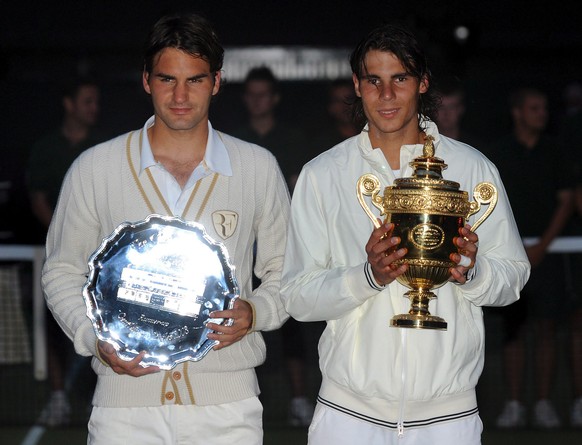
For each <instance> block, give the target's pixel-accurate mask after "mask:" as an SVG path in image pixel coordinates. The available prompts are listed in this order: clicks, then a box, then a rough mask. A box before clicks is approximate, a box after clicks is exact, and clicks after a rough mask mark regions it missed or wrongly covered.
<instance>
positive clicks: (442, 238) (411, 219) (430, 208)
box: [357, 136, 497, 330]
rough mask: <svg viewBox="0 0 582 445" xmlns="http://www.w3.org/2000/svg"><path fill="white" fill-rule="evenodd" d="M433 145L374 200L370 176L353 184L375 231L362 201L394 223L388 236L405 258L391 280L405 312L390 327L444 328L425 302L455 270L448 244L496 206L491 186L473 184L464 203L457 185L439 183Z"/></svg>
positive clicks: (375, 184)
mask: <svg viewBox="0 0 582 445" xmlns="http://www.w3.org/2000/svg"><path fill="white" fill-rule="evenodd" d="M433 140H434V138H433V137H432V136H426V137H425V143H424V147H423V155H422V156H421V157H418V158H415V159H414V160H413V161H412V162H411V163H410V166H411V167H413V168H414V174H413V175H412V176H411V177H408V178H400V179H396V180H395V181H394V185H392V186H389V187H386V188H385V189H384V196H383V197H382V196H378V194H379V192H380V181H379V180H378V178H377V177H376V176H374V175H372V174H365V175H362V176H361V177H360V179H359V180H358V182H357V195H358V200H359V202H360V204H361V205H362V208H363V209H364V211H365V212H366V214H367V215H368V216H369V217H370V219H371V220H372V222H373V223H374V225H375V226H376V227H380V223H379V222H378V220H377V219H376V217H375V216H374V214H373V213H372V212H371V211H370V208H369V207H368V205H367V204H366V202H365V200H364V196H371V201H372V204H374V206H375V207H377V208H378V209H379V210H380V211H381V215H385V216H386V219H385V220H384V223H389V222H390V223H393V224H394V231H393V236H397V237H400V239H401V242H400V245H399V247H405V248H406V249H408V253H407V254H406V256H405V257H404V258H402V259H400V260H397V261H395V262H394V264H396V265H401V264H404V263H406V264H408V270H407V271H406V273H405V274H403V275H401V276H400V277H398V278H397V280H398V282H400V283H401V284H403V285H405V286H407V287H408V288H410V289H411V290H410V291H408V292H406V293H405V294H404V296H405V297H406V298H408V299H409V300H410V311H409V312H408V313H407V314H400V315H395V316H394V317H393V318H392V320H391V323H390V324H391V326H396V327H402V328H420V329H438V330H446V329H447V322H446V321H445V320H444V319H443V318H441V317H437V316H435V315H431V314H430V312H429V310H428V304H429V301H430V300H432V299H434V298H436V295H435V294H434V293H433V292H432V289H436V288H438V287H440V286H442V285H443V284H445V283H446V282H447V281H448V280H449V278H450V269H451V268H452V267H455V266H456V263H454V262H453V261H451V259H450V258H449V256H450V254H451V253H453V252H457V251H458V248H457V246H456V245H455V244H454V243H453V239H454V238H455V237H456V236H460V235H459V228H461V227H463V226H464V225H465V222H466V221H467V219H468V218H469V216H471V215H473V214H475V213H477V212H478V211H479V210H480V209H481V205H482V204H489V207H488V208H487V210H486V211H485V213H484V214H483V215H482V216H481V217H480V218H479V220H478V221H477V222H475V224H473V226H472V227H471V230H472V231H475V230H476V229H477V227H479V226H480V225H481V223H482V222H483V221H484V220H485V219H486V218H487V217H488V216H489V215H490V214H491V212H492V211H493V209H494V208H495V205H496V204H497V189H496V188H495V186H494V185H493V184H491V183H488V182H481V183H479V184H477V185H476V186H475V188H474V190H473V196H474V199H475V201H473V202H469V198H468V194H467V192H465V191H462V190H459V187H460V184H459V183H457V182H454V181H447V180H445V179H443V177H442V171H443V170H444V169H445V168H447V165H446V164H445V163H444V161H443V160H442V159H440V158H437V157H435V156H434V151H435V149H434V144H433Z"/></svg>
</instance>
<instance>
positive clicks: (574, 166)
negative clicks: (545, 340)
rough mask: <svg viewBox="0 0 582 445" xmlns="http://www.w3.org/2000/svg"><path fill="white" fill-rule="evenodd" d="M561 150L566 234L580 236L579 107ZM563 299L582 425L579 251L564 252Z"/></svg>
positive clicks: (568, 120)
mask: <svg viewBox="0 0 582 445" xmlns="http://www.w3.org/2000/svg"><path fill="white" fill-rule="evenodd" d="M560 148H561V150H562V152H563V162H562V167H563V170H564V171H565V172H570V173H571V174H573V175H574V177H575V180H576V188H575V191H574V198H575V199H574V202H575V213H574V215H573V218H572V220H571V221H570V224H569V226H568V232H567V235H569V236H576V237H578V238H580V237H582V161H581V160H580V153H582V109H580V110H579V111H577V112H574V113H571V114H568V115H566V117H565V119H564V121H563V122H562V128H561V132H560ZM564 258H565V264H564V266H565V271H566V286H567V292H566V296H567V298H568V300H567V302H566V307H567V311H566V313H567V314H568V315H570V320H569V322H570V326H569V327H570V339H569V340H570V344H569V351H570V361H569V363H570V367H571V376H572V384H573V388H572V393H573V396H574V400H573V403H572V407H571V411H570V426H572V427H574V428H582V274H581V273H580V271H582V252H577V253H571V254H565V255H564Z"/></svg>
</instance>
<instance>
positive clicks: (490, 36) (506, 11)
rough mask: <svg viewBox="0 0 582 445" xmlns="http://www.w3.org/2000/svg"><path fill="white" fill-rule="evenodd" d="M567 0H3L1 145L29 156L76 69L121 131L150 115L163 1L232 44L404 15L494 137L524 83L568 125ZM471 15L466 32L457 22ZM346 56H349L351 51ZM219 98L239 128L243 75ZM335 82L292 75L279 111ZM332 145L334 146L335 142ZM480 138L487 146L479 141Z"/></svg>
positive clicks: (355, 30)
mask: <svg viewBox="0 0 582 445" xmlns="http://www.w3.org/2000/svg"><path fill="white" fill-rule="evenodd" d="M578 5H579V2H561V1H553V2H549V1H537V2H536V1H534V2H521V1H511V2H510V1H503V0H488V1H481V2H476V1H448V2H446V3H445V2H436V1H431V2H427V1H414V2H403V1H390V0H380V1H376V2H356V1H353V2H342V1H335V2H329V1H325V2H317V1H311V2H308V1H301V0H298V1H277V2H275V1H274V2H267V1H263V2H259V1H237V2H234V1H232V2H231V1H222V2H216V1H215V2H211V1H173V2H170V1H166V2H164V1H155V2H154V1H150V0H142V1H101V2H97V1H70V0H64V1H58V2H56V1H45V2H36V1H35V2H33V1H30V0H25V1H21V2H10V3H7V2H2V4H1V8H0V129H1V131H2V137H0V153H12V154H14V153H16V154H17V156H18V157H20V158H21V159H22V160H23V161H25V160H26V158H27V156H28V150H29V148H30V146H31V144H32V143H33V142H34V141H35V140H36V139H37V138H38V137H40V136H41V135H43V134H44V133H46V132H47V131H49V130H51V129H52V128H54V127H55V126H56V125H58V124H59V122H60V118H61V112H62V107H61V103H60V92H61V90H60V84H61V83H62V81H63V80H64V79H66V78H68V77H70V76H72V75H74V74H75V73H77V72H89V73H91V74H93V75H95V76H96V77H97V78H98V79H99V80H100V82H101V85H102V112H101V118H100V122H99V126H100V129H101V131H102V132H103V133H105V134H106V135H111V136H113V135H116V134H119V133H122V132H125V131H128V130H130V129H134V128H137V127H141V126H142V125H143V122H144V121H145V119H146V118H147V117H149V115H150V114H151V105H150V103H149V99H148V97H147V95H146V94H145V93H144V92H143V90H142V86H141V79H140V76H141V66H142V60H141V50H142V43H143V41H144V39H145V37H146V35H147V32H148V30H149V28H150V27H151V25H152V24H153V23H154V22H155V21H156V20H157V19H158V18H159V17H160V16H161V15H162V14H164V13H167V12H173V11H182V10H188V11H196V12H199V13H201V14H203V15H205V16H206V17H207V18H208V19H209V20H210V21H211V22H212V23H213V25H214V27H215V29H216V31H217V33H218V35H219V37H220V39H221V41H222V43H223V45H224V46H225V48H226V50H227V52H228V48H232V47H244V46H255V47H256V46H311V47H318V48H348V49H351V48H353V47H354V46H355V44H356V43H357V41H358V40H359V39H360V38H361V37H363V36H364V35H365V33H367V32H368V31H369V30H370V29H371V28H372V27H373V26H375V25H378V24H380V23H382V22H384V21H393V22H399V23H403V24H405V25H407V26H408V27H410V28H411V29H413V30H414V31H415V33H416V34H417V36H418V37H419V39H420V40H421V41H422V42H423V44H424V46H425V48H426V49H427V53H428V55H429V58H430V62H431V66H432V69H433V71H434V74H435V81H436V83H437V85H438V81H439V80H441V79H442V78H444V77H446V76H455V77H458V78H459V79H461V80H462V82H463V83H464V85H465V88H466V91H467V102H468V107H467V108H468V109H467V114H466V117H465V126H466V127H467V129H468V130H469V131H470V132H472V133H474V134H476V135H478V136H479V138H480V139H481V140H483V141H485V142H489V141H492V140H495V139H496V138H497V137H499V136H500V135H502V134H503V133H504V132H506V131H508V130H509V115H508V112H507V95H508V93H509V91H510V90H511V89H512V88H514V87H516V86H521V85H530V86H537V87H539V88H542V89H543V90H545V91H546V92H547V93H548V94H549V98H550V111H551V122H550V131H552V132H555V131H557V128H558V125H559V122H560V118H561V114H562V91H563V89H564V87H565V86H566V85H567V84H568V83H570V82H572V81H574V80H577V81H580V82H582V70H581V68H580V65H582V63H580V60H579V59H580V56H581V55H582V31H581V27H580V24H581V21H580V20H579V19H580V17H581V14H580V12H581V7H580V6H578ZM459 25H464V26H467V27H468V29H469V31H470V35H469V38H468V39H467V40H466V41H464V42H460V41H458V40H456V39H455V38H454V35H453V31H454V29H455V27H457V26H459ZM346 63H347V61H346ZM228 77H229V73H228V72H225V73H224V78H225V79H226V81H227V82H226V84H225V85H224V87H223V88H222V90H221V92H220V94H219V95H218V97H217V98H216V100H215V103H214V105H213V106H212V107H211V120H212V122H213V125H214V126H215V127H216V128H218V129H221V130H225V131H228V130H230V129H231V128H233V127H235V126H238V125H240V123H241V122H242V121H243V119H244V111H243V109H242V105H241V102H240V88H241V85H240V84H238V83H236V82H228ZM325 86H326V83H325V82H321V81H318V82H297V81H294V82H283V85H282V87H283V88H282V95H283V99H282V103H281V105H280V107H279V111H280V114H281V115H282V117H284V118H285V119H288V120H291V121H294V122H295V123H297V124H299V125H304V126H305V128H313V127H316V126H317V123H318V122H319V119H322V118H323V116H324V113H325V111H324V100H325V93H326V90H325ZM325 148H327V147H325ZM478 148H479V147H478Z"/></svg>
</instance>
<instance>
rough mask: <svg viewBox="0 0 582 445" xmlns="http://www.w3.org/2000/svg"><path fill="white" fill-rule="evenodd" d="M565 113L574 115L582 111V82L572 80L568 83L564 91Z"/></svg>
mask: <svg viewBox="0 0 582 445" xmlns="http://www.w3.org/2000/svg"><path fill="white" fill-rule="evenodd" d="M563 100H564V115H565V116H574V115H575V114H577V113H579V112H582V83H580V82H571V83H569V84H568V85H566V88H564V93H563Z"/></svg>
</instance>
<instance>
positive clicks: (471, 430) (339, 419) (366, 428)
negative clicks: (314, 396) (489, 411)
mask: <svg viewBox="0 0 582 445" xmlns="http://www.w3.org/2000/svg"><path fill="white" fill-rule="evenodd" d="M482 432H483V423H482V422H481V419H480V418H479V415H478V414H474V415H472V416H470V417H465V418H463V419H460V420H454V421H451V422H445V423H439V424H436V425H432V426H427V427H422V428H405V429H404V435H403V436H402V437H398V432H397V431H396V430H393V429H389V428H385V427H381V426H377V425H373V424H371V423H369V422H365V421H362V420H359V419H356V418H355V417H352V416H349V415H346V414H344V413H341V412H339V411H337V410H335V409H333V408H330V407H328V406H325V405H321V404H319V403H318V404H317V406H316V407H315V413H314V415H313V420H312V422H311V426H310V427H309V441H308V445H329V444H334V445H353V444H374V445H451V444H463V445H480V444H481V433H482Z"/></svg>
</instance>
